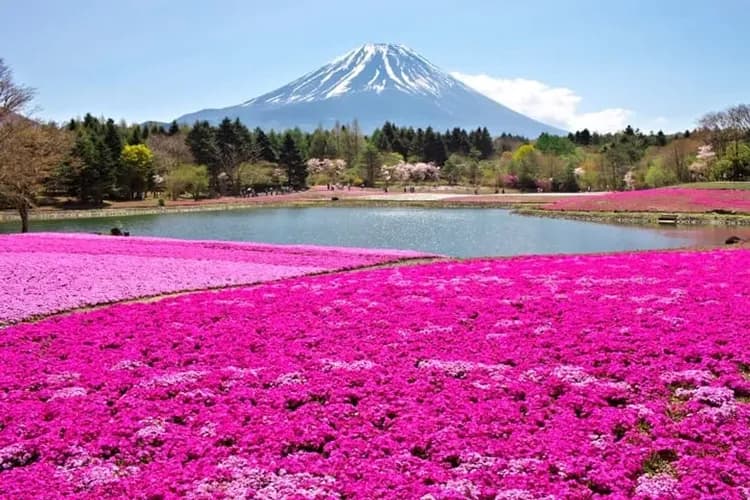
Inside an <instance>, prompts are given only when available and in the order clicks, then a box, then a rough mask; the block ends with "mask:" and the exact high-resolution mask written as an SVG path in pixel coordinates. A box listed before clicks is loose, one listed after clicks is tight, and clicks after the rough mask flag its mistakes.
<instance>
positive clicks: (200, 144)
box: [185, 121, 219, 193]
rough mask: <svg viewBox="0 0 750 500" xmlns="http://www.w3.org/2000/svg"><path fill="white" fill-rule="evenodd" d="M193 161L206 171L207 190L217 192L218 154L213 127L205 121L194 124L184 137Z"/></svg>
mask: <svg viewBox="0 0 750 500" xmlns="http://www.w3.org/2000/svg"><path fill="white" fill-rule="evenodd" d="M185 143H186V144H187V145H188V147H189V148H190V152H191V153H192V155H193V158H195V161H196V162H198V163H199V164H201V165H204V166H205V167H206V168H207V169H208V189H209V191H210V192H211V193H216V192H218V190H219V152H218V149H217V147H216V136H215V133H214V129H213V127H211V125H210V124H209V123H208V122H207V121H201V122H196V123H195V125H193V128H192V129H191V130H190V132H188V134H187V137H185Z"/></svg>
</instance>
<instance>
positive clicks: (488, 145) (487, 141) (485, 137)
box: [475, 127, 495, 160]
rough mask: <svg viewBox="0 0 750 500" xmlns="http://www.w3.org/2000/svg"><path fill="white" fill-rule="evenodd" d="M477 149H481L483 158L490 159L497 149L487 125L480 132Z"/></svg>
mask: <svg viewBox="0 0 750 500" xmlns="http://www.w3.org/2000/svg"><path fill="white" fill-rule="evenodd" d="M475 147H476V149H477V150H478V151H479V154H480V155H481V159H482V160H488V159H490V158H491V157H492V154H493V153H494V152H495V149H494V148H493V147H492V135H490V131H489V130H487V127H483V128H482V129H481V130H480V131H479V134H478V137H477V144H476V146H475Z"/></svg>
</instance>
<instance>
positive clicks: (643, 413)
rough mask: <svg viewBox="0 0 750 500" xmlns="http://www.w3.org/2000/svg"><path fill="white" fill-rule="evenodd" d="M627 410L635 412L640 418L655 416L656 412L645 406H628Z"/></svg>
mask: <svg viewBox="0 0 750 500" xmlns="http://www.w3.org/2000/svg"><path fill="white" fill-rule="evenodd" d="M625 408H627V409H629V410H633V411H635V412H636V413H638V417H639V418H646V417H650V416H652V415H653V414H654V410H652V409H651V408H649V407H648V406H646V405H643V404H630V405H627V406H626V407H625Z"/></svg>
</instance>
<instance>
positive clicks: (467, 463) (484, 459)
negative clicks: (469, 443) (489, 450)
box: [455, 452, 497, 473]
mask: <svg viewBox="0 0 750 500" xmlns="http://www.w3.org/2000/svg"><path fill="white" fill-rule="evenodd" d="M496 463H497V458H495V457H489V456H486V455H482V454H480V453H476V452H471V453H468V454H467V455H466V456H465V457H463V456H462V457H461V463H460V464H459V466H458V467H456V469H455V470H456V471H457V472H463V473H468V472H472V471H475V470H479V469H486V468H489V467H492V466H493V465H495V464H496Z"/></svg>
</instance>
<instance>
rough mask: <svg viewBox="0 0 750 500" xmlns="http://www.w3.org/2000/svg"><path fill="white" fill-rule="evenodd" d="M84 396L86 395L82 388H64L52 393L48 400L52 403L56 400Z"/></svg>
mask: <svg viewBox="0 0 750 500" xmlns="http://www.w3.org/2000/svg"><path fill="white" fill-rule="evenodd" d="M86 394H88V393H87V392H86V389H85V388H83V387H64V388H62V389H58V390H56V391H55V392H53V393H52V397H51V398H49V400H50V401H54V400H56V399H70V398H80V397H83V396H85V395H86Z"/></svg>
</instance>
